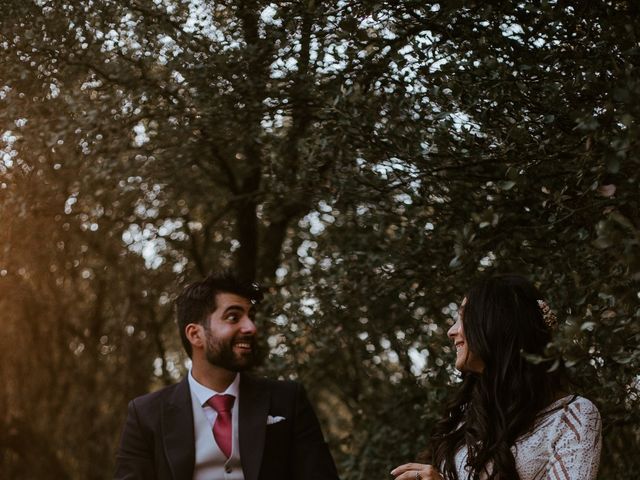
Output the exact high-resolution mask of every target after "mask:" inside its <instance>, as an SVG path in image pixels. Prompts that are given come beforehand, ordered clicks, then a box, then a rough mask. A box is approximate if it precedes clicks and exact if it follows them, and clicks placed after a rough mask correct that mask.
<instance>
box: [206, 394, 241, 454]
mask: <svg viewBox="0 0 640 480" xmlns="http://www.w3.org/2000/svg"><path fill="white" fill-rule="evenodd" d="M235 400H236V397H234V396H233V395H214V396H213V397H211V398H210V399H209V400H207V405H209V406H210V407H211V408H213V409H214V410H215V411H216V412H218V416H217V417H216V421H215V423H214V424H213V438H215V439H216V443H217V444H218V446H219V447H220V450H222V453H224V454H225V455H226V457H227V458H229V457H230V456H231V430H232V428H233V424H232V422H231V409H232V408H233V402H235Z"/></svg>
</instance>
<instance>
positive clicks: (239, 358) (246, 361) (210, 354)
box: [204, 329, 256, 372]
mask: <svg viewBox="0 0 640 480" xmlns="http://www.w3.org/2000/svg"><path fill="white" fill-rule="evenodd" d="M205 338H206V341H207V343H206V346H205V352H204V353H205V355H206V357H207V361H208V362H209V363H210V364H211V365H215V366H216V367H221V368H224V369H225V370H229V371H231V372H242V371H244V370H247V369H249V368H251V367H252V366H253V364H254V363H255V360H256V342H255V338H254V337H246V336H240V337H237V338H234V339H232V340H227V341H224V340H220V339H218V338H216V337H215V336H214V335H213V334H212V333H211V330H209V329H205ZM236 342H244V343H248V344H250V345H251V350H250V351H247V352H235V351H234V350H233V344H234V343H236Z"/></svg>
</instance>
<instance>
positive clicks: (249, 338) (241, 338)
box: [233, 335, 256, 345]
mask: <svg viewBox="0 0 640 480" xmlns="http://www.w3.org/2000/svg"><path fill="white" fill-rule="evenodd" d="M233 343H249V344H251V345H255V343H256V337H255V336H254V335H238V336H237V337H235V338H234V339H233Z"/></svg>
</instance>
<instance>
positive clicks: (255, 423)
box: [238, 375, 270, 480]
mask: <svg viewBox="0 0 640 480" xmlns="http://www.w3.org/2000/svg"><path fill="white" fill-rule="evenodd" d="M256 383H257V382H256V380H255V379H253V378H251V377H249V376H247V375H241V376H240V412H239V418H238V422H239V427H238V428H239V431H240V461H241V463H242V471H243V472H244V478H245V480H257V479H258V474H259V473H260V465H261V464H262V452H263V450H264V438H265V433H266V429H267V416H268V415H269V397H270V396H269V392H268V391H266V390H264V389H260V388H258V385H257V384H256Z"/></svg>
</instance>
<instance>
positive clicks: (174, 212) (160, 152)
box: [0, 0, 640, 480]
mask: <svg viewBox="0 0 640 480" xmlns="http://www.w3.org/2000/svg"><path fill="white" fill-rule="evenodd" d="M198 5H199V7H198ZM3 8H6V14H5V15H4V16H3V18H2V19H1V20H0V21H1V22H2V27H1V30H0V34H1V41H0V51H2V56H1V59H0V61H1V62H2V71H3V78H2V81H1V82H0V92H2V93H0V103H2V108H0V122H2V127H1V132H7V133H4V134H3V137H2V145H0V147H1V148H3V151H2V152H0V155H2V156H0V221H1V224H2V228H1V229H0V241H1V243H0V244H1V245H3V247H2V249H1V250H0V252H1V253H0V288H1V291H2V292H3V295H2V296H1V297H0V308H1V309H2V311H3V312H5V314H4V320H3V335H2V336H1V340H0V347H1V348H0V371H1V372H2V376H3V378H4V379H6V381H5V382H4V384H3V386H2V387H0V406H1V407H2V408H1V409H0V411H2V412H3V413H2V414H1V415H0V427H1V428H0V432H2V433H0V451H2V452H3V453H2V454H1V455H0V465H1V466H2V471H3V472H8V475H9V477H11V478H31V477H41V476H45V475H46V476H48V477H51V478H82V479H87V478H109V477H110V475H111V468H112V462H113V454H114V451H115V446H116V444H117V435H118V432H119V429H120V426H121V421H122V418H123V415H124V412H125V408H126V407H125V406H126V401H127V400H128V399H129V398H131V397H133V396H134V395H137V394H139V393H142V392H145V391H147V390H148V389H149V388H151V387H155V386H157V385H161V384H163V383H167V382H171V381H174V380H175V378H177V377H178V376H179V375H180V374H181V373H182V372H184V369H185V363H184V355H183V354H182V353H181V352H180V346H179V345H178V342H177V338H176V334H175V331H174V328H175V327H174V325H173V322H172V321H171V316H172V312H171V300H172V298H173V296H174V295H175V293H176V291H177V290H178V288H179V287H178V285H179V284H181V283H182V282H184V281H186V280H188V279H191V278H194V277H197V276H199V275H202V274H204V273H206V272H207V271H208V270H210V269H215V268H219V267H221V266H229V265H232V264H235V265H236V266H237V267H238V268H239V269H240V270H241V271H243V272H244V273H246V274H247V275H253V276H257V277H258V278H260V279H263V280H264V282H265V283H266V285H267V286H268V287H269V291H270V293H271V295H270V296H269V300H268V302H269V303H268V305H266V306H265V312H264V313H263V323H262V325H261V329H262V332H263V333H264V335H263V339H264V347H265V349H266V351H267V352H268V353H267V359H266V362H265V364H264V365H263V367H262V369H261V370H262V371H263V372H264V373H268V374H271V375H276V376H283V377H288V376H291V377H297V378H300V379H301V380H302V381H303V382H304V383H305V385H307V387H308V389H309V391H310V394H311V396H312V397H313V399H314V400H315V401H316V403H317V405H318V409H319V413H320V416H321V420H322V421H323V424H324V426H325V430H326V431H327V433H328V434H329V439H330V442H331V446H332V449H333V452H334V454H335V456H336V459H337V460H338V463H339V467H340V471H341V474H342V477H343V478H345V479H353V480H355V479H364V478H378V477H382V478H384V476H386V475H388V472H389V471H390V470H391V468H393V467H394V466H395V465H397V464H399V463H401V462H404V461H408V460H412V459H414V458H415V456H416V455H417V454H418V453H419V452H420V450H421V449H422V448H423V447H424V445H425V444H426V440H427V438H428V436H429V432H430V430H431V428H432V426H433V424H434V422H435V421H436V420H437V418H438V416H439V414H440V411H441V409H442V406H443V403H444V402H445V401H446V398H447V397H448V394H449V393H450V391H451V388H455V382H456V377H455V372H454V371H453V369H452V366H451V360H452V357H453V354H452V349H451V346H450V345H449V342H448V340H447V338H446V335H445V332H446V330H447V329H448V327H449V325H450V324H451V322H452V320H453V318H454V317H455V315H456V309H457V306H456V303H457V302H459V300H460V298H461V296H462V295H463V294H464V291H465V289H466V288H467V287H468V286H469V284H470V283H471V282H472V281H473V279H474V278H476V277H477V276H478V275H482V274H485V273H488V272H493V271H520V272H523V273H526V274H529V275H530V276H531V278H532V279H533V280H534V281H535V282H536V283H538V284H539V286H540V288H541V290H542V291H543V292H545V294H546V295H547V296H548V302H549V304H550V305H552V307H553V308H554V309H555V310H556V311H557V312H558V317H559V318H560V320H561V327H560V329H559V332H558V335H557V339H556V341H555V342H554V344H553V345H552V346H550V350H549V353H550V355H560V354H562V356H563V358H564V359H565V361H566V364H567V366H568V367H569V368H570V371H571V373H572V376H573V378H574V379H575V381H576V389H577V391H579V392H580V393H583V394H584V395H586V396H588V397H589V398H590V399H592V400H593V401H594V402H595V403H596V404H597V405H598V407H599V408H600V411H601V414H602V417H603V421H604V450H603V461H602V467H601V478H616V479H625V478H633V477H634V475H635V474H634V473H633V472H636V471H638V469H639V468H640V464H638V459H637V456H636V455H635V454H634V452H635V451H636V450H637V449H638V447H640V445H639V442H640V418H639V412H640V409H639V408H638V406H639V402H640V399H639V397H638V396H639V388H640V386H639V377H638V371H639V366H640V349H639V347H638V345H639V344H640V342H639V340H640V329H639V327H638V325H639V322H638V319H639V317H640V308H639V298H640V297H639V296H640V255H639V249H640V215H639V212H640V209H639V207H640V205H639V201H640V195H639V185H638V181H639V178H638V170H639V168H638V167H639V164H640V161H639V157H638V137H639V127H638V119H639V118H640V111H639V109H640V106H639V104H638V102H637V101H636V99H637V98H638V97H639V96H640V80H638V58H640V57H639V54H640V50H639V47H638V35H639V32H638V27H637V25H636V24H637V22H634V18H635V16H637V14H638V13H639V12H638V7H637V6H636V5H635V3H634V2H625V1H620V2H617V1H602V0H600V1H596V2H561V3H560V4H558V3H557V2H529V1H527V2H502V3H497V4H496V3H495V2H494V3H491V2H490V3H487V2H443V3H442V4H439V3H436V2H413V1H407V2H335V3H333V2H324V1H316V2H280V3H278V4H271V3H269V2H259V1H242V2H240V1H238V2H236V1H227V2H208V1H202V2H196V1H192V2H178V1H171V0H165V1H163V2H155V1H147V0H135V1H131V2H121V1H113V0H111V1H106V0H105V1H97V0H86V1H79V2H57V1H38V2H33V3H31V2H23V1H17V0H16V1H8V2H5V4H3ZM96 392H98V393H96ZM35 411H37V412H41V413H42V415H38V416H37V418H34V415H33V412H35ZM50 438H55V439H56V441H55V442H50V441H45V440H46V439H50ZM87 439H91V441H87ZM34 444H37V445H41V446H42V447H41V448H38V449H37V452H38V458H37V459H35V458H34V457H33V455H34V453H33V450H32V449H31V448H29V447H30V445H34ZM44 472H47V473H46V474H45V473H44Z"/></svg>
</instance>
